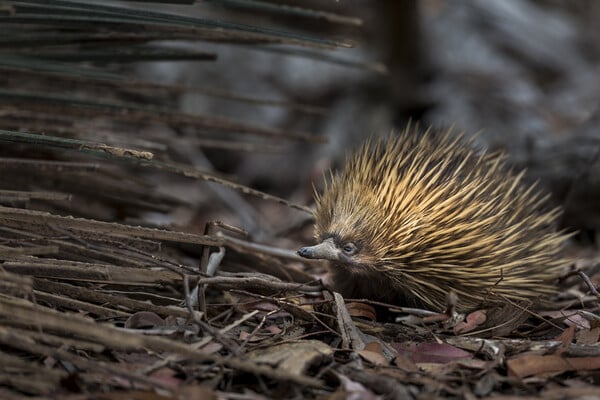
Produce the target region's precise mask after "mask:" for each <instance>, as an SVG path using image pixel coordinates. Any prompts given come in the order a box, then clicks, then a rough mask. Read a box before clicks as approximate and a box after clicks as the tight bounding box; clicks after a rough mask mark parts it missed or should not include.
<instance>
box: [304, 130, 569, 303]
mask: <svg viewBox="0 0 600 400" xmlns="http://www.w3.org/2000/svg"><path fill="white" fill-rule="evenodd" d="M471 142H472V141H465V140H463V139H462V138H461V137H453V136H452V134H451V132H447V133H443V132H431V131H428V132H426V133H424V134H420V133H419V132H417V130H416V129H415V128H407V129H406V130H405V131H403V132H402V133H400V134H397V135H396V136H393V135H392V136H389V137H387V138H384V139H379V140H369V141H367V142H366V143H365V144H363V145H362V147H360V148H359V149H358V150H357V151H356V152H355V153H354V154H353V155H352V156H350V157H349V158H348V159H347V161H346V164H345V167H344V169H343V170H342V171H341V172H339V173H337V174H335V175H333V176H332V178H331V182H330V183H329V184H326V186H325V189H324V192H323V194H321V195H318V194H317V195H316V204H317V208H316V215H315V217H316V225H315V236H316V239H317V240H318V241H319V242H320V243H319V244H317V245H315V246H312V247H304V248H302V249H300V250H299V251H298V253H299V254H300V255H302V256H304V257H307V258H315V259H326V260H330V263H329V264H330V266H329V268H330V277H329V281H330V284H331V285H332V286H333V288H334V289H335V290H337V291H339V292H341V293H342V294H343V295H344V296H345V297H348V298H367V299H371V300H377V301H382V302H386V303H391V304H397V305H420V306H427V307H429V308H432V309H435V310H443V309H444V307H445V303H446V297H447V295H448V294H449V292H451V291H454V292H455V293H456V294H457V295H458V299H459V301H458V305H459V307H462V309H465V308H467V309H471V308H475V307H478V306H483V305H485V304H486V303H493V302H500V301H503V300H505V298H507V299H509V300H512V301H523V300H525V301H531V300H536V299H537V298H538V297H540V296H546V295H549V294H551V293H553V291H554V290H555V288H554V284H553V281H555V280H556V277H557V275H558V272H559V270H560V268H561V267H562V266H563V265H564V260H563V259H562V258H561V256H560V252H561V247H562V244H563V243H564V241H565V240H566V239H567V237H568V236H567V235H565V234H564V233H561V232H556V231H555V225H556V222H557V217H558V216H559V215H560V210H559V209H557V208H555V209H551V210H548V209H547V204H546V203H547V199H548V196H544V195H542V194H541V193H540V192H539V191H538V190H537V189H536V188H535V187H534V186H535V185H529V186H528V185H526V184H525V183H524V182H523V173H519V174H514V173H512V172H511V171H510V170H508V169H507V168H506V166H505V162H504V161H503V156H502V155H499V154H483V153H477V152H476V151H475V150H473V148H472V146H471V144H472V143H471Z"/></svg>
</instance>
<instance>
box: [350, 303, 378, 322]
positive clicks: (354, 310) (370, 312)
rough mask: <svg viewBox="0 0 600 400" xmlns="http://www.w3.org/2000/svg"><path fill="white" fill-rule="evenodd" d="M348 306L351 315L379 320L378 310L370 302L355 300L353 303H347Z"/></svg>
mask: <svg viewBox="0 0 600 400" xmlns="http://www.w3.org/2000/svg"><path fill="white" fill-rule="evenodd" d="M346 308H347V309H348V313H350V316H351V317H360V318H365V319H368V320H370V321H376V320H377V312H376V311H375V308H374V307H373V306H371V305H370V304H366V303H359V302H356V301H353V302H351V303H346Z"/></svg>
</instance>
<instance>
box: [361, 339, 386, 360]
mask: <svg viewBox="0 0 600 400" xmlns="http://www.w3.org/2000/svg"><path fill="white" fill-rule="evenodd" d="M357 353H358V355H360V356H361V357H362V358H363V359H365V360H366V361H368V362H370V363H371V364H373V365H385V366H387V365H390V362H389V361H388V359H387V358H386V357H385V355H384V354H383V347H382V346H381V343H378V342H369V343H367V344H366V345H365V348H364V349H362V350H359V351H357Z"/></svg>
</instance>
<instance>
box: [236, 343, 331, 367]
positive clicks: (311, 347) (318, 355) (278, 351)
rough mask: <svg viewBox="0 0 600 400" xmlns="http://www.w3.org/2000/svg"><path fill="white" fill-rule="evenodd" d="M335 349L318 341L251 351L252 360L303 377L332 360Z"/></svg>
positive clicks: (286, 344) (249, 355)
mask: <svg viewBox="0 0 600 400" xmlns="http://www.w3.org/2000/svg"><path fill="white" fill-rule="evenodd" d="M332 354H333V349H332V348H331V347H329V346H327V345H326V344H325V343H323V342H321V341H318V340H302V341H298V342H287V343H281V344H277V345H273V346H269V347H266V348H262V349H256V350H252V351H249V352H248V353H247V356H248V358H249V359H250V360H252V361H253V362H256V363H260V364H268V365H271V366H273V367H276V368H278V369H282V370H284V371H287V372H289V373H292V374H298V375H302V374H304V372H306V371H307V370H308V368H310V367H311V366H313V365H316V364H321V363H323V362H325V361H328V360H330V359H331V356H332Z"/></svg>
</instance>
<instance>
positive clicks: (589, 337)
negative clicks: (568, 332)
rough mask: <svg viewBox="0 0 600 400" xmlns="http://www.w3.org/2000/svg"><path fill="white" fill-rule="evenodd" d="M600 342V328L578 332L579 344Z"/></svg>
mask: <svg viewBox="0 0 600 400" xmlns="http://www.w3.org/2000/svg"><path fill="white" fill-rule="evenodd" d="M599 340H600V328H593V329H584V330H582V331H579V332H577V344H585V345H590V344H596V343H598V341H599Z"/></svg>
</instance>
